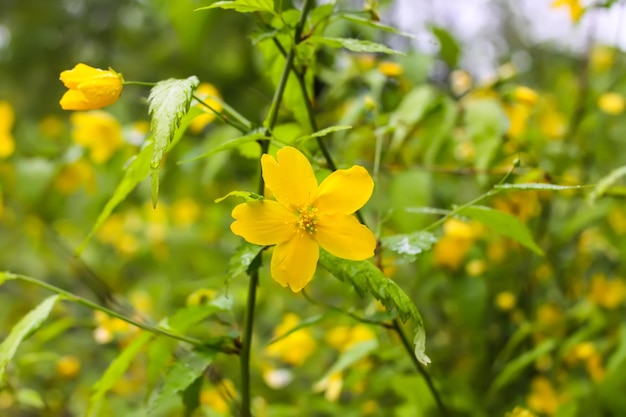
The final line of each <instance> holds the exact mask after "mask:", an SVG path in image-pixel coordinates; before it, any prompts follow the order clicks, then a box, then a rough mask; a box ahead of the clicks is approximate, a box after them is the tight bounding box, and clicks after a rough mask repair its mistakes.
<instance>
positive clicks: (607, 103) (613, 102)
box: [598, 93, 626, 115]
mask: <svg viewBox="0 0 626 417" xmlns="http://www.w3.org/2000/svg"><path fill="white" fill-rule="evenodd" d="M598 107H599V108H600V110H602V111H603V112H605V113H607V114H613V115H615V114H620V113H622V112H623V111H624V108H625V107H626V101H624V96H622V95H621V94H618V93H604V94H602V95H601V96H600V97H599V98H598Z"/></svg>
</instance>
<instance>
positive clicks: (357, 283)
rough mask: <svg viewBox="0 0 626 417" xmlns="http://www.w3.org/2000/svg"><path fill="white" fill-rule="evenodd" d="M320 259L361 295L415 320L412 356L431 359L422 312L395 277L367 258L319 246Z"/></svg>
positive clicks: (406, 318) (404, 318) (401, 316)
mask: <svg viewBox="0 0 626 417" xmlns="http://www.w3.org/2000/svg"><path fill="white" fill-rule="evenodd" d="M319 261H320V263H321V264H322V265H323V266H324V268H326V269H327V270H328V271H329V272H330V273H331V274H333V275H334V276H335V277H336V278H338V279H339V280H341V281H343V282H346V283H349V284H351V285H352V286H353V287H354V288H355V289H356V291H357V292H358V293H359V294H361V295H363V294H365V293H370V294H372V295H373V296H374V298H376V299H377V300H378V301H380V302H381V303H382V304H383V305H384V306H385V307H386V308H387V310H389V311H397V313H398V315H399V316H400V319H401V320H402V321H407V320H409V319H411V320H413V321H414V322H415V324H416V329H415V332H416V336H415V344H416V347H415V356H416V357H417V359H418V360H419V361H420V362H422V363H423V364H428V363H430V359H429V358H428V356H426V354H425V340H426V333H425V332H424V322H423V321H422V316H421V315H420V313H419V311H418V310H417V307H416V306H415V304H413V301H411V299H410V298H409V297H408V296H407V295H406V294H405V293H404V291H402V289H401V288H400V287H399V286H398V284H396V283H395V282H394V281H392V280H390V279H389V278H387V277H386V276H384V275H383V273H382V272H381V271H380V270H379V269H378V268H376V267H375V266H374V265H372V264H371V263H370V262H368V261H349V260H346V259H340V258H337V257H335V256H333V255H331V254H329V253H328V252H326V251H325V250H320V258H319Z"/></svg>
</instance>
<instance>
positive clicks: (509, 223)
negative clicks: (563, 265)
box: [459, 206, 543, 255]
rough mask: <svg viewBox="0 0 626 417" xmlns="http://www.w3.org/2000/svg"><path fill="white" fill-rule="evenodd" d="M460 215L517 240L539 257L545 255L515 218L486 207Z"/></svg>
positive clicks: (469, 210) (476, 208)
mask: <svg viewBox="0 0 626 417" xmlns="http://www.w3.org/2000/svg"><path fill="white" fill-rule="evenodd" d="M459 214H460V215H462V216H467V217H469V218H471V219H474V220H476V221H478V222H480V223H482V224H484V225H486V226H489V228H491V229H492V230H493V231H494V232H496V233H500V234H501V235H503V236H506V237H510V238H511V239H513V240H516V241H517V242H519V243H520V244H521V245H523V246H525V247H527V248H528V249H530V250H531V251H533V252H535V253H536V254H537V255H543V250H542V249H541V248H540V247H539V246H538V245H537V244H536V243H535V241H534V240H533V237H532V235H531V234H530V231H529V230H528V228H527V227H526V225H525V224H524V223H522V222H521V221H520V220H519V219H518V218H517V217H515V216H512V215H510V214H508V213H505V212H503V211H499V210H494V209H492V208H489V207H484V206H470V207H466V208H464V209H463V210H461V211H460V212H459Z"/></svg>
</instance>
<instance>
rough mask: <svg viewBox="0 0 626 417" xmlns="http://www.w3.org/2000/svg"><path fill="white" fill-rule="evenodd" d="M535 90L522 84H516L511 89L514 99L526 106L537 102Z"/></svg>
mask: <svg viewBox="0 0 626 417" xmlns="http://www.w3.org/2000/svg"><path fill="white" fill-rule="evenodd" d="M538 97H539V96H538V95H537V92H536V91H535V90H533V89H532V88H528V87H525V86H523V85H521V86H518V87H516V88H515V90H514V91H513V98H514V99H515V101H517V102H518V103H521V104H525V105H527V106H531V107H532V106H534V105H535V104H537V98H538Z"/></svg>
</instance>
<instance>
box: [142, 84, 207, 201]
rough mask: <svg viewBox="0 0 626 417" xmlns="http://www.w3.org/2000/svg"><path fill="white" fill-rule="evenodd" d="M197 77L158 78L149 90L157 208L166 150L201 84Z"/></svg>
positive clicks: (152, 166)
mask: <svg viewBox="0 0 626 417" xmlns="http://www.w3.org/2000/svg"><path fill="white" fill-rule="evenodd" d="M198 84H200V81H199V80H198V77H196V76H191V77H189V78H186V79H174V78H170V79H168V80H164V81H159V82H158V83H157V85H156V86H154V87H152V89H151V90H150V95H149V96H148V111H149V113H150V116H152V123H151V125H150V130H151V132H152V137H153V141H154V145H153V149H152V156H151V159H150V175H151V177H152V205H153V206H155V207H156V200H157V195H158V186H159V169H160V167H161V159H162V158H163V154H164V153H165V149H166V148H167V146H168V145H169V144H170V142H171V141H172V140H173V139H174V134H175V133H176V130H177V129H178V128H179V126H180V123H181V121H182V119H183V117H184V116H185V114H187V112H188V111H189V107H190V105H191V99H192V96H193V90H194V89H195V88H196V87H198Z"/></svg>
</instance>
